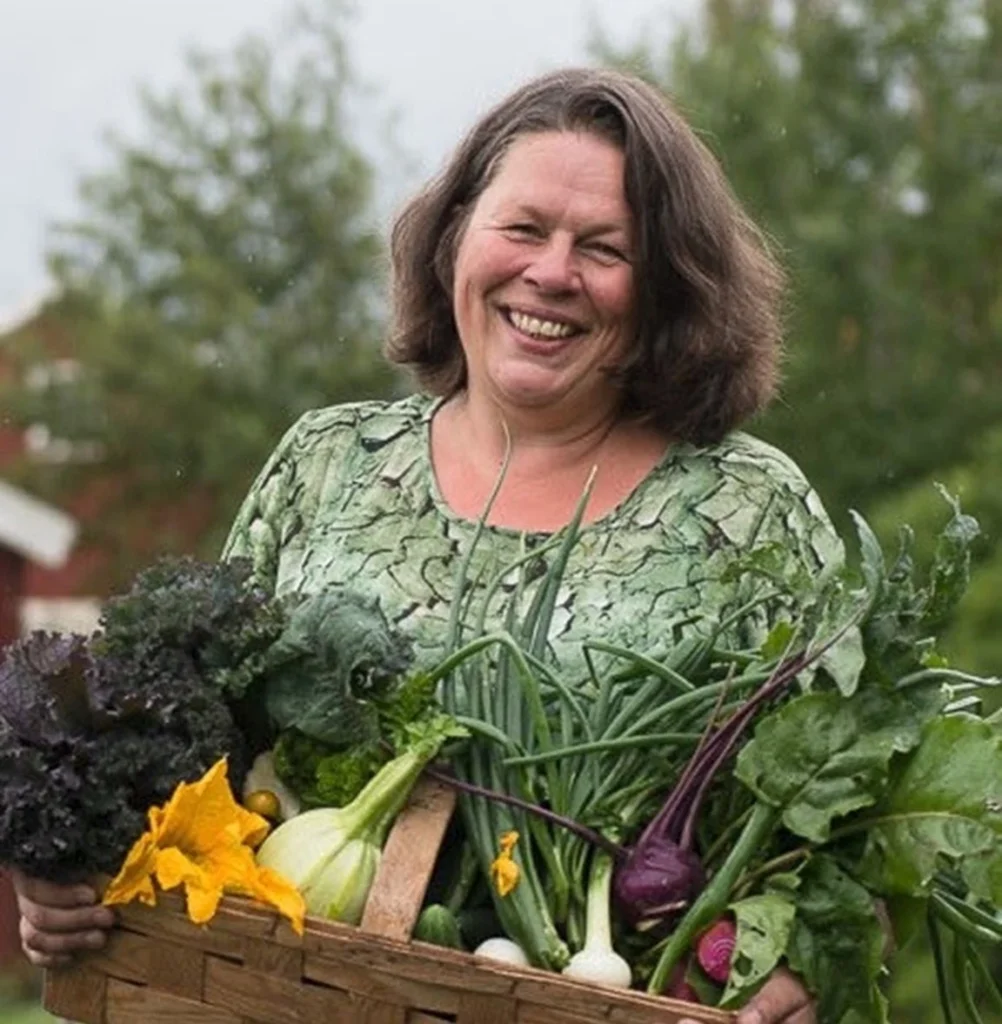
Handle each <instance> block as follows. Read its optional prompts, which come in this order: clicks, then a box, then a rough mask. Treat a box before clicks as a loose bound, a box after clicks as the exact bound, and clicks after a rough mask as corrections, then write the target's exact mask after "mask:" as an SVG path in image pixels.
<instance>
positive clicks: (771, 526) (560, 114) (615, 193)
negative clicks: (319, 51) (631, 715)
mask: <svg viewBox="0 0 1002 1024" xmlns="http://www.w3.org/2000/svg"><path fill="white" fill-rule="evenodd" d="M392 253H393V267H394V275H395V277H394V288H393V299H394V313H395V318H394V319H395V323H394V331H393V334H392V336H391V340H390V343H389V346H388V355H389V358H390V359H391V360H393V361H394V362H397V363H400V364H404V365H407V366H409V367H411V368H412V369H413V370H414V371H415V373H416V375H417V379H418V381H419V383H420V384H421V385H422V389H423V391H424V392H426V394H421V395H415V396H412V397H411V398H407V399H404V400H403V401H401V402H396V403H359V404H354V405H348V406H341V407H337V408H332V409H326V410H320V411H317V412H314V413H309V414H307V415H306V416H304V417H303V418H302V419H301V420H300V421H299V422H298V423H297V424H296V425H295V426H294V427H293V428H292V429H291V430H290V431H289V433H288V435H287V436H286V438H285V439H284V440H283V441H282V443H281V444H280V445H279V447H278V449H277V450H276V452H275V454H274V455H273V456H272V458H271V459H270V460H269V462H268V464H267V465H266V466H265V468H264V470H263V471H262V473H261V475H260V476H259V478H258V480H257V482H256V483H255V485H254V487H253V488H252V491H251V493H250V495H249V496H248V498H247V500H246V502H245V504H244V506H243V508H242V509H241V511H240V513H239V515H238V516H237V519H236V522H235V524H234V527H233V531H232V534H231V537H230V541H229V543H228V544H227V547H226V555H227V556H228V557H229V556H233V555H248V556H250V557H251V558H252V559H253V560H254V563H255V566H256V569H257V572H258V574H259V575H260V576H261V578H262V579H264V580H266V581H267V582H268V583H269V585H271V586H273V587H274V588H275V589H276V590H277V592H278V593H279V594H283V595H284V594H290V593H297V592H299V593H301V592H309V591H311V590H316V589H319V588H326V587H331V586H338V585H351V586H353V587H355V588H356V589H361V590H363V591H365V592H368V593H370V594H371V595H373V596H374V597H377V598H378V599H379V601H380V603H381V605H382V608H383V610H384V612H385V613H386V614H387V615H388V616H389V618H390V619H391V620H393V621H394V622H396V623H397V624H398V625H399V626H400V628H402V629H403V630H405V631H406V632H407V633H408V634H409V635H410V636H411V638H412V639H413V641H414V644H415V649H416V651H417V653H418V659H419V661H421V660H426V661H430V660H432V659H434V658H436V657H437V656H438V655H439V654H440V653H441V646H442V643H443V638H444V623H445V621H446V618H447V615H448V600H449V595H450V589H451V586H452V580H453V578H454V569H455V560H456V558H457V554H458V553H459V552H461V551H464V550H466V548H467V545H468V542H469V540H470V539H471V538H472V535H473V531H474V527H475V522H476V520H477V519H478V517H480V516H481V514H482V512H483V510H484V509H485V507H487V505H488V499H489V497H490V495H491V491H492V488H493V487H494V485H495V482H496V480H497V478H498V472H499V467H500V466H501V465H502V463H503V461H504V459H505V455H506V453H508V455H509V458H508V465H507V469H506V472H505V474H504V477H503V482H502V484H501V486H500V490H499V491H498V493H497V495H496V498H495V500H494V501H493V503H492V504H491V505H490V512H489V516H488V519H487V523H488V529H487V531H486V537H485V539H483V540H482V541H481V543H480V544H479V545H478V547H477V548H476V549H475V551H476V556H477V558H479V559H480V564H479V565H474V569H473V573H472V575H473V576H474V577H476V576H477V574H478V573H477V570H478V569H480V568H484V569H486V568H488V567H489V566H490V565H494V564H504V562H505V561H506V560H509V559H510V558H512V557H514V555H515V554H517V552H518V551H519V548H520V545H523V544H528V545H531V544H533V543H537V542H538V541H539V540H540V539H542V538H545V537H546V536H548V535H549V534H550V533H552V532H553V531H554V530H556V529H558V528H559V527H561V526H562V525H563V524H565V523H566V522H567V521H568V519H569V518H570V516H571V514H572V511H573V509H574V507H575V505H576V503H577V501H578V499H579V497H580V495H581V493H582V490H583V488H584V486H585V483H586V480H587V478H588V477H589V474H590V473H591V471H592V468H593V467H596V476H595V480H594V487H593V490H592V492H591V496H590V499H589V503H588V506H587V509H586V511H585V516H584V523H585V527H584V529H583V531H582V535H581V541H580V543H579V544H578V545H577V547H576V548H575V550H574V552H573V554H572V558H571V560H570V563H569V564H568V567H567V571H566V574H565V583H566V587H565V590H566V594H565V597H564V599H563V600H562V601H561V608H560V614H559V615H558V616H557V619H556V621H555V626H554V630H553V634H552V636H551V644H552V649H553V656H554V657H555V658H556V659H557V660H558V661H559V662H560V663H561V666H562V667H563V668H564V669H565V670H566V671H568V672H570V673H573V672H575V671H576V670H577V668H578V667H579V665H578V661H577V659H578V658H579V657H580V654H579V650H580V647H579V645H580V641H581V640H582V639H584V638H585V637H588V636H596V635H600V636H603V637H604V638H606V639H609V640H612V641H614V642H617V643H621V644H624V645H628V646H631V647H633V648H634V649H638V650H651V649H655V648H657V647H658V646H659V645H661V646H663V645H664V642H665V641H666V639H671V637H672V636H677V635H678V633H679V632H681V631H684V630H686V629H689V628H698V622H700V621H702V622H705V621H706V620H707V619H709V618H711V617H714V616H715V617H717V618H720V617H723V616H724V615H725V614H726V613H727V611H728V610H729V609H732V608H733V607H734V606H735V605H736V604H737V603H739V602H740V601H742V600H744V599H745V598H746V597H747V591H746V590H745V589H744V588H745V587H746V586H747V585H748V581H743V582H741V583H737V584H735V583H733V582H728V581H727V580H726V578H724V577H723V572H724V569H725V567H726V566H727V565H728V564H729V562H730V561H732V559H733V556H734V554H735V552H737V551H740V550H747V549H748V548H749V547H751V546H752V545H756V544H762V543H771V544H773V545H774V547H775V548H776V549H777V550H779V551H782V552H783V553H784V554H785V556H786V557H787V558H788V559H789V561H790V565H791V567H796V568H801V569H806V570H807V571H809V572H811V573H815V572H817V571H818V570H819V569H820V568H821V567H822V566H824V565H826V564H830V563H832V562H837V561H838V560H839V559H841V557H842V552H841V546H840V544H839V541H838V539H837V537H836V536H835V534H834V532H833V531H832V529H831V526H830V524H829V523H828V520H827V518H826V516H825V514H824V511H823V510H822V508H821V506H820V503H819V502H818V500H817V498H816V496H815V495H814V493H813V491H812V490H811V489H810V487H809V485H808V484H807V483H806V481H805V480H804V479H803V477H802V475H801V474H800V473H799V471H798V470H797V469H796V467H795V466H794V465H793V464H792V463H791V462H790V461H789V460H788V459H786V458H785V457H784V456H783V455H781V454H780V453H778V452H776V451H775V450H774V449H772V448H770V447H768V446H767V445H764V444H762V443H761V442H758V441H755V440H754V439H753V438H751V437H748V436H747V435H744V434H741V433H736V432H735V428H736V427H738V426H739V425H740V424H741V423H742V422H744V421H745V420H746V419H748V418H749V417H750V416H752V415H753V414H755V413H756V412H758V411H759V410H760V409H761V408H762V407H763V406H764V405H765V404H766V403H767V402H768V400H769V399H770V398H771V396H772V394H773V391H774V388H775V381H776V365H777V360H778V354H779V341H780V330H779V317H778V303H779V299H780V294H781V284H782V280H781V274H780V272H779V270H778V268H777V267H776V265H775V263H774V262H773V260H772V259H771V257H770V256H769V254H768V252H767V250H766V247H765V246H764V244H763V242H762V240H761V238H760V236H759V234H758V232H757V231H756V229H755V228H754V226H753V225H752V224H751V223H750V221H749V220H748V219H747V217H746V216H745V214H744V213H743V212H742V210H741V209H740V207H739V205H738V204H737V202H736V200H735V199H734V197H733V196H732V194H731V192H730V190H729V188H728V187H727V185H726V183H725V181H724V180H723V178H722V175H721V173H720V170H719V168H718V166H717V164H716V162H715V161H714V159H713V157H712V156H711V155H710V154H709V152H708V151H707V150H706V149H705V148H704V147H703V146H702V145H701V143H700V142H699V141H698V140H697V139H696V137H695V136H694V134H693V133H692V131H691V130H690V129H689V128H688V126H687V125H686V124H685V122H684V121H683V120H682V119H681V118H680V117H679V116H678V114H676V113H675V112H674V111H673V110H672V109H671V108H670V107H669V106H668V105H667V104H666V102H665V101H664V99H663V97H661V96H660V95H659V94H658V93H657V92H656V91H654V90H653V89H651V88H650V87H648V86H646V85H645V84H643V83H642V82H640V81H638V80H636V79H633V78H631V77H628V76H624V75H621V74H618V73H615V72H610V71H596V70H571V71H565V72H558V73H555V74H550V75H546V76H544V77H542V78H540V79H537V80H535V81H533V82H530V83H529V84H528V85H526V86H525V87H523V88H522V89H520V90H518V91H517V92H516V93H514V94H513V95H512V96H510V97H508V98H507V99H506V100H504V101H503V102H502V103H501V104H499V105H498V106H497V107H496V108H495V109H494V110H493V111H491V112H490V113H488V114H487V115H486V116H485V117H484V118H483V119H482V120H481V121H480V122H479V124H478V125H477V126H476V127H475V128H474V130H473V131H472V132H471V134H470V135H469V136H468V137H467V139H466V140H465V141H464V142H463V143H462V145H461V146H460V147H459V149H458V150H457V152H456V153H455V155H454V156H453V158H452V160H451V162H450V163H449V165H448V166H447V167H446V169H445V170H444V172H443V173H442V174H441V175H440V176H439V177H438V178H437V179H436V180H434V181H433V182H432V183H431V185H430V186H429V187H428V188H427V189H426V190H425V191H424V192H422V193H421V194H420V195H419V196H417V198H416V199H414V200H413V201H412V202H411V203H410V204H409V205H408V206H407V207H406V208H405V210H404V211H403V213H402V215H401V216H400V218H399V219H398V221H397V224H396V226H395V228H394V232H393V239H392ZM775 611H776V609H775V608H772V609H766V608H762V609H760V610H759V612H758V613H757V614H758V617H757V618H756V619H755V620H748V621H746V622H744V623H742V626H741V629H742V631H743V632H745V633H746V634H750V635H751V636H752V637H753V636H754V635H757V634H760V633H761V632H762V630H764V629H765V628H767V626H768V621H769V618H770V616H771V615H773V614H775ZM697 613H698V615H697ZM748 638H749V637H745V639H748ZM18 890H19V895H20V900H21V908H22V914H23V917H24V920H23V923H22V937H23V942H24V946H25V949H26V951H27V952H28V955H29V956H30V957H31V958H32V959H33V960H34V961H35V962H36V963H56V962H59V960H61V959H62V958H64V957H66V956H68V955H70V954H71V953H72V951H73V950H75V949H77V948H86V947H89V946H94V945H97V944H99V943H100V942H101V941H102V937H103V936H102V931H101V929H103V928H104V927H105V926H106V924H107V922H108V915H107V914H106V912H105V911H104V910H103V909H100V908H95V907H94V906H93V905H92V903H93V894H91V893H85V892H84V890H79V889H63V888H59V887H54V886H43V885H40V884H39V883H34V882H31V881H29V880H26V879H23V878H21V879H19V880H18ZM81 900H83V901H84V903H83V904H81V903H80V901H81ZM813 1020H814V1014H813V1010H812V1008H811V1005H810V1000H809V997H808V994H807V993H806V991H805V990H804V988H803V987H802V986H801V985H800V983H799V982H798V981H797V980H796V979H795V978H794V977H793V976H792V975H791V974H789V973H788V972H785V971H781V972H778V973H777V974H776V976H775V977H774V978H773V979H771V980H770V982H769V983H768V984H767V985H766V986H765V987H764V988H763V989H762V991H761V992H760V993H759V995H758V997H757V998H756V999H755V1000H754V1001H753V1003H752V1004H751V1006H749V1007H748V1008H746V1010H745V1011H744V1012H743V1013H742V1015H741V1017H740V1018H739V1021H740V1022H741V1024H752V1022H754V1021H761V1022H777V1024H778V1022H786V1024H807V1022H810V1021H813Z"/></svg>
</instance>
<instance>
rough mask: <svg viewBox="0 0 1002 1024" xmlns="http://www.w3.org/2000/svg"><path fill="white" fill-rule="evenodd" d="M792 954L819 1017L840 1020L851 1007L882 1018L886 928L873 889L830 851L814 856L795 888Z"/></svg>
mask: <svg viewBox="0 0 1002 1024" xmlns="http://www.w3.org/2000/svg"><path fill="white" fill-rule="evenodd" d="M795 898H796V903H797V912H796V917H795V918H794V922H793V927H792V932H791V935H790V942H789V950H788V958H789V962H790V966H791V967H792V968H793V970H795V971H796V972H797V973H799V974H800V975H801V976H802V977H803V978H804V980H805V981H806V983H807V986H808V988H809V989H810V990H811V991H812V992H814V993H816V994H817V997H818V1018H819V1019H820V1020H821V1021H825V1022H828V1021H831V1022H838V1021H841V1020H842V1018H843V1016H844V1015H845V1014H846V1013H847V1012H849V1011H850V1010H856V1011H857V1012H859V1013H860V1015H861V1016H862V1017H863V1019H864V1020H867V1021H871V1022H873V1024H882V1022H884V1021H886V1020H887V1004H886V1000H885V999H884V997H883V995H882V994H881V992H880V989H879V987H878V984H877V982H878V979H879V978H880V976H881V972H882V970H883V948H884V933H883V930H882V928H881V925H880V919H879V918H878V917H877V912H876V909H875V907H874V903H873V897H872V896H871V894H870V893H869V891H868V890H867V889H866V888H864V887H863V886H862V885H860V884H859V883H858V882H856V881H854V880H853V879H852V878H850V877H849V875H847V874H846V873H845V872H844V871H843V870H842V869H841V868H840V867H839V866H838V865H837V864H836V863H835V861H834V860H833V859H832V858H831V857H827V856H824V855H819V856H816V857H813V858H812V859H811V860H810V861H809V862H808V864H807V865H806V866H805V868H804V870H803V873H802V875H801V877H800V885H799V886H798V888H797V890H796V897H795Z"/></svg>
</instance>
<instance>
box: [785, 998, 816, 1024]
mask: <svg viewBox="0 0 1002 1024" xmlns="http://www.w3.org/2000/svg"><path fill="white" fill-rule="evenodd" d="M783 1024H818V1016H817V1014H816V1013H815V1012H814V1004H813V1003H808V1004H807V1005H806V1006H804V1007H801V1008H800V1009H799V1010H797V1012H796V1013H795V1014H794V1015H793V1016H792V1017H788V1018H787V1019H786V1020H785V1021H783Z"/></svg>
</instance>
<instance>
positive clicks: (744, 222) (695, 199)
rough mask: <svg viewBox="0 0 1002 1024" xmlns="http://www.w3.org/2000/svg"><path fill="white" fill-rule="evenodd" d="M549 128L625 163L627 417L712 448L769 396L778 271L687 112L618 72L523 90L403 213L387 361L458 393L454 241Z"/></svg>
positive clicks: (461, 369) (593, 72)
mask: <svg viewBox="0 0 1002 1024" xmlns="http://www.w3.org/2000/svg"><path fill="white" fill-rule="evenodd" d="M547 131H585V132H591V133H594V134H596V135H598V136H599V137H601V138H604V139H607V140H609V141H612V142H613V143H615V144H616V145H617V146H618V147H619V148H620V149H622V151H623V153H624V155H625V164H626V175H625V191H626V200H627V203H628V205H629V207H630V210H631V213H632V215H633V218H634V221H635V226H636V272H635V274H634V287H635V289H636V297H635V303H636V323H637V337H636V340H635V343H634V345H633V347H632V351H631V354H630V356H629V358H628V359H627V361H626V364H625V365H623V366H621V367H618V368H617V369H616V371H615V373H616V376H617V377H618V378H619V379H620V382H621V385H622V388H623V402H624V413H625V414H626V415H630V416H637V417H643V418H645V419H647V420H649V421H651V422H653V423H655V424H656V425H657V426H658V427H659V428H660V429H661V430H663V431H665V432H666V433H668V434H669V435H670V436H673V437H675V438H677V439H679V440H684V441H691V442H694V443H697V444H702V443H709V442H713V441H716V440H719V439H720V438H721V437H722V436H723V435H724V434H726V433H727V432H728V431H729V430H731V429H733V428H734V427H736V426H738V425H739V424H740V423H741V422H743V421H744V420H746V419H747V418H748V417H750V416H752V415H754V414H755V413H756V412H758V411H759V410H760V409H762V408H763V407H764V406H765V405H766V404H767V403H768V401H769V400H770V399H771V398H772V396H773V394H774V392H775V388H776V381H777V364H778V360H779V352H780V346H781V325H780V315H779V306H780V301H781V297H782V291H783V283H784V281H783V273H782V271H781V269H780V267H779V266H778V264H777V263H776V261H775V260H774V259H773V257H772V256H771V255H770V253H769V251H768V248H767V246H766V244H765V241H764V239H763V237H762V235H761V233H760V232H759V231H758V229H757V228H756V227H755V225H754V224H753V223H752V221H751V220H750V218H749V217H748V216H747V214H746V213H745V212H744V210H743V209H742V207H741V205H740V203H739V202H738V201H737V199H736V198H735V197H734V194H733V193H732V191H731V189H730V187H729V185H728V183H727V181H726V180H725V178H724V176H723V173H722V171H721V170H720V167H719V165H718V163H717V161H716V159H715V158H714V156H713V155H712V154H711V153H710V151H709V150H708V149H707V148H706V146H704V145H703V143H702V142H700V140H699V139H698V138H697V137H696V135H695V133H694V132H693V131H692V129H691V128H690V127H689V125H688V124H687V123H686V121H685V120H684V119H683V118H682V116H681V115H680V114H679V113H678V112H677V111H675V109H674V108H673V107H672V106H671V105H670V104H669V102H668V101H667V100H666V99H665V97H664V96H663V95H662V94H661V93H659V92H658V91H657V90H656V89H654V88H653V87H652V86H650V85H647V84H646V83H645V82H643V81H642V80H640V79H638V78H635V77H633V76H630V75H627V74H623V73H621V72H618V71H611V70H598V69H591V68H579V69H569V70H565V71H556V72H552V73H550V74H546V75H543V76H541V77H539V78H536V79H534V80H532V81H530V82H529V83H528V84H526V85H524V86H523V87H522V88H520V89H518V90H517V91H516V92H514V93H512V94H511V95H510V96H509V97H508V98H507V99H505V100H503V101H502V102H501V103H499V104H498V105H497V106H496V107H494V108H493V109H492V110H491V111H489V112H488V113H487V114H486V115H485V116H484V117H483V118H481V120H480V121H479V122H478V123H477V124H476V125H475V126H474V128H473V130H472V131H471V132H470V133H469V134H468V135H467V136H466V138H465V139H464V140H463V142H462V143H461V144H460V146H459V148H458V149H457V150H456V151H455V153H454V155H453V157H452V159H451V160H450V161H449V163H448V165H447V166H446V167H445V169H444V170H443V171H442V172H441V173H440V174H439V175H438V176H437V177H436V178H434V179H433V180H432V181H431V182H430V183H429V184H428V185H427V187H426V188H425V189H424V190H423V191H421V192H420V193H419V194H418V195H417V196H416V197H415V198H414V199H412V200H411V201H410V202H409V203H408V204H407V205H406V206H405V207H404V209H403V211H402V212H401V213H400V215H399V216H398V218H397V220H396V223H395V224H394V227H393V232H392V236H391V256H392V265H393V323H392V329H391V334H390V338H389V341H388V343H387V347H386V354H387V356H388V358H389V359H390V360H392V361H393V362H396V363H402V364H406V365H408V366H410V367H411V368H412V369H413V371H414V372H415V374H416V376H417V379H418V382H419V383H420V385H421V386H422V387H423V388H424V389H426V390H427V391H430V392H431V393H433V394H437V395H451V394H453V393H455V392H456V391H458V390H460V389H461V388H462V387H463V386H464V385H465V382H466V363H465V359H464V356H463V351H462V347H461V345H460V343H459V337H458V334H457V330H456V323H455V320H454V318H453V311H452V294H451V293H452V268H453V263H454V259H455V253H456V248H457V243H458V241H459V239H460V237H461V233H462V231H463V229H464V227H465V225H466V223H467V220H468V218H469V214H470V212H471V211H472V209H473V206H474V204H475V203H476V201H477V199H478V197H479V196H480V194H481V192H483V190H484V189H485V188H486V187H487V185H488V184H489V183H490V181H491V178H492V177H493V175H494V173H495V172H496V170H497V168H498V166H499V164H500V162H501V160H502V158H503V157H504V155H505V153H506V152H507V150H508V148H509V147H510V146H511V144H512V142H513V141H514V140H515V139H517V138H519V137H520V136H523V135H526V134H529V133H535V132H547Z"/></svg>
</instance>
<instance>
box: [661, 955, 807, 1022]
mask: <svg viewBox="0 0 1002 1024" xmlns="http://www.w3.org/2000/svg"><path fill="white" fill-rule="evenodd" d="M817 1019H818V1018H817V1016H816V1015H815V1013H814V1000H813V999H812V998H811V994H810V993H809V992H808V991H807V989H806V988H804V986H803V983H802V982H801V980H800V979H799V978H798V977H797V976H796V975H795V974H793V973H792V972H790V971H788V970H787V969H786V968H785V967H780V968H778V969H777V970H775V971H773V972H772V975H771V977H770V978H769V980H768V981H767V982H766V983H765V984H764V985H763V986H762V988H760V989H759V991H758V992H757V993H756V995H755V996H754V998H753V999H752V1000H751V1001H750V1002H749V1003H748V1005H747V1006H746V1007H745V1008H744V1009H743V1010H742V1011H741V1012H740V1013H739V1014H738V1017H737V1024H817ZM678 1024H698V1022H697V1021H694V1020H688V1019H686V1020H680V1021H679V1022H678Z"/></svg>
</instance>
